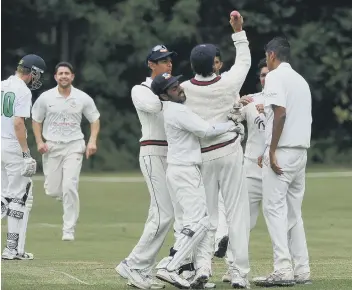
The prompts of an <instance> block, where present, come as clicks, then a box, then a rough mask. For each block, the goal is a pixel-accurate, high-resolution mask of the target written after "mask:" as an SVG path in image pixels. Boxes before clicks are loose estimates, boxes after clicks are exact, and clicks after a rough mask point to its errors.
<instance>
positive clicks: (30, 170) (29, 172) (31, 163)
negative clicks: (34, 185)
mask: <svg viewBox="0 0 352 290" xmlns="http://www.w3.org/2000/svg"><path fill="white" fill-rule="evenodd" d="M22 154H23V167H22V169H21V175H22V176H25V177H32V176H33V175H34V174H35V173H36V171H37V161H35V160H34V159H33V158H32V157H31V155H30V152H29V151H28V152H23V153H22Z"/></svg>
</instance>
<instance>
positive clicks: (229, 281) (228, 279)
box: [221, 269, 231, 283]
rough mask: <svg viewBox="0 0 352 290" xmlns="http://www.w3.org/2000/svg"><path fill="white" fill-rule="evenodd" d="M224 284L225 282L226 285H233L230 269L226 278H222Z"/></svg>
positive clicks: (225, 275)
mask: <svg viewBox="0 0 352 290" xmlns="http://www.w3.org/2000/svg"><path fill="white" fill-rule="evenodd" d="M221 280H222V282H224V283H231V272H230V270H229V269H228V270H227V271H226V273H225V274H224V276H222V279H221Z"/></svg>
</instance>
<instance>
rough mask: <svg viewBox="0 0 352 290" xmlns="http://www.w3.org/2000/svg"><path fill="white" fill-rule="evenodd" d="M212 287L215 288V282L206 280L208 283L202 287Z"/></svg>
mask: <svg viewBox="0 0 352 290" xmlns="http://www.w3.org/2000/svg"><path fill="white" fill-rule="evenodd" d="M214 288H216V284H215V283H210V282H208V283H205V284H204V289H214Z"/></svg>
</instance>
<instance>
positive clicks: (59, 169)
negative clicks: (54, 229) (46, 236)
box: [43, 139, 86, 233]
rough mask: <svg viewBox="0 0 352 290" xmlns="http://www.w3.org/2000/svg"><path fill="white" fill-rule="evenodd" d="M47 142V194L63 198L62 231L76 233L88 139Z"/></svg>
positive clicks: (45, 157)
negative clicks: (81, 178) (82, 172)
mask: <svg viewBox="0 0 352 290" xmlns="http://www.w3.org/2000/svg"><path fill="white" fill-rule="evenodd" d="M46 143H47V145H48V148H49V150H48V152H47V153H45V154H43V172H44V176H45V182H44V189H45V193H46V194H47V195H49V196H51V197H62V204H63V212H64V214H63V229H62V230H63V232H64V233H74V231H75V227H76V224H77V220H78V216H79V210H80V206H79V196H78V184H79V175H80V173H81V168H82V161H83V154H84V152H85V150H86V146H85V142H84V140H83V139H81V140H76V141H71V142H69V143H62V142H51V141H47V142H46Z"/></svg>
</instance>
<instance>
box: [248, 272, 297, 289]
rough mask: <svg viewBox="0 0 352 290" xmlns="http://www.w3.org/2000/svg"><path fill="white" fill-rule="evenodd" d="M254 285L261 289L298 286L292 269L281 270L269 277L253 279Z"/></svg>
mask: <svg viewBox="0 0 352 290" xmlns="http://www.w3.org/2000/svg"><path fill="white" fill-rule="evenodd" d="M253 283H254V285H256V286H260V287H274V286H281V287H289V286H294V285H295V284H296V282H295V280H294V276H293V271H292V269H290V268H288V269H281V270H277V271H274V272H272V273H271V274H270V275H268V276H267V277H257V278H254V279H253Z"/></svg>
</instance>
